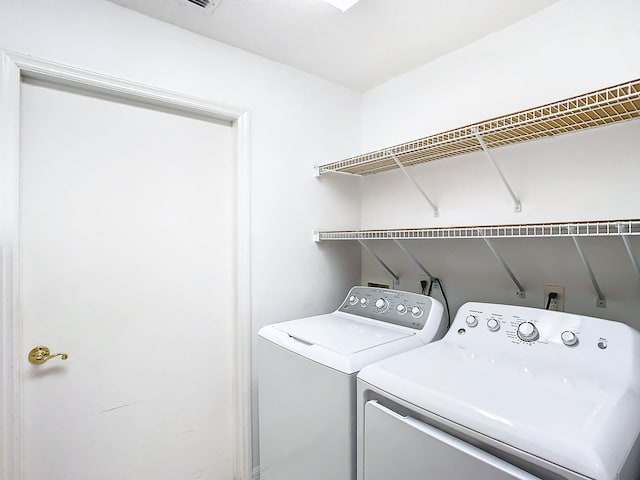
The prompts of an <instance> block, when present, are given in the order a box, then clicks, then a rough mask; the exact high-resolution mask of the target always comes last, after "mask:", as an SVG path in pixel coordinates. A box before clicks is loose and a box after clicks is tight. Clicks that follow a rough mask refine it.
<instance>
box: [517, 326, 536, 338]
mask: <svg viewBox="0 0 640 480" xmlns="http://www.w3.org/2000/svg"><path fill="white" fill-rule="evenodd" d="M538 336H539V334H538V329H537V328H536V326H535V325H534V324H533V323H531V322H522V323H521V324H520V325H518V337H520V340H524V341H525V342H533V341H534V340H537V339H538Z"/></svg>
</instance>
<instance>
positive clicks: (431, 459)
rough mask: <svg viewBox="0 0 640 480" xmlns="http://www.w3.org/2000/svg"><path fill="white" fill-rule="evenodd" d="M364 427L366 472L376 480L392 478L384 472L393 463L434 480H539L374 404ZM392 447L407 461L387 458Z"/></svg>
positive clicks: (367, 407)
mask: <svg viewBox="0 0 640 480" xmlns="http://www.w3.org/2000/svg"><path fill="white" fill-rule="evenodd" d="M364 423H365V441H364V445H365V455H364V459H365V471H369V472H372V475H371V478H373V479H374V480H378V479H381V478H390V476H389V472H387V471H386V470H385V469H386V468H387V465H388V464H390V463H391V464H393V465H394V468H396V467H397V465H398V464H400V463H402V461H404V460H406V462H407V464H409V463H411V464H413V467H411V468H409V469H408V470H407V471H414V470H416V469H417V470H422V471H424V472H428V473H429V475H427V476H432V477H433V478H476V479H492V480H493V479H500V480H540V478H539V477H535V476H533V475H531V474H530V473H527V472H525V471H524V470H521V469H520V468H518V467H516V466H514V465H511V464H509V463H507V462H505V461H504V460H502V459H500V458H498V457H495V456H493V455H491V454H489V453H487V452H485V451H484V450H480V449H479V448H477V447H475V446H473V445H471V444H469V443H466V442H464V441H462V440H460V439H459V438H457V437H454V436H452V435H450V434H448V433H445V432H443V431H441V430H438V429H437V428H435V427H433V426H431V425H428V424H426V423H424V422H422V421H420V420H418V419H416V418H413V417H410V416H403V415H401V414H399V413H397V412H395V411H393V410H391V409H389V408H387V407H385V406H384V405H381V404H380V403H378V402H377V401H375V400H371V401H369V402H367V403H366V404H365V421H364ZM380 432H384V435H381V434H380ZM383 437H384V438H383ZM390 439H393V441H392V442H391V440H390ZM390 443H392V444H393V446H394V447H393V448H394V449H396V450H394V452H393V454H394V455H395V456H396V457H402V456H406V459H403V458H395V460H394V461H393V462H392V461H391V459H390V458H386V457H388V456H389V454H388V453H389V452H388V450H389V448H390V447H389V444H390ZM425 452H428V453H425ZM373 472H377V473H379V474H377V473H373ZM474 473H475V474H476V476H473V474H474ZM398 478H414V477H410V476H405V477H402V476H400V477H398Z"/></svg>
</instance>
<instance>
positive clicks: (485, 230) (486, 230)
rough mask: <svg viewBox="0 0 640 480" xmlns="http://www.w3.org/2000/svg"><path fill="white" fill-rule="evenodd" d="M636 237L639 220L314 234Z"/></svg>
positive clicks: (338, 236) (341, 236)
mask: <svg viewBox="0 0 640 480" xmlns="http://www.w3.org/2000/svg"><path fill="white" fill-rule="evenodd" d="M619 235H640V220H614V221H595V222H594V221H592V222H571V223H541V224H528V225H490V226H472V227H446V228H406V229H397V230H386V229H381V230H334V231H321V232H316V234H315V239H316V241H321V240H426V239H432V238H523V237H603V236H619Z"/></svg>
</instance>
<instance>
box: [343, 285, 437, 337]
mask: <svg viewBox="0 0 640 480" xmlns="http://www.w3.org/2000/svg"><path fill="white" fill-rule="evenodd" d="M433 306H434V300H433V299H432V298H431V297H427V296H426V295H420V294H418V293H412V292H403V291H400V290H390V289H385V288H378V287H353V288H352V289H351V291H350V292H349V294H348V295H347V298H345V300H344V302H342V305H340V308H339V309H338V311H341V312H347V313H351V314H354V315H359V316H361V317H366V318H371V319H375V320H379V321H382V322H386V323H393V324H395V325H401V326H403V327H409V328H413V329H416V330H422V329H423V328H424V326H425V324H426V321H427V319H428V317H429V312H430V311H431V309H432V308H433Z"/></svg>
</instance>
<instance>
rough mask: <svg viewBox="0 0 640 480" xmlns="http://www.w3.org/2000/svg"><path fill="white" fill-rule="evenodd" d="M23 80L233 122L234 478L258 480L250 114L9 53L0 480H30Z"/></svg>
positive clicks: (0, 260)
mask: <svg viewBox="0 0 640 480" xmlns="http://www.w3.org/2000/svg"><path fill="white" fill-rule="evenodd" d="M23 78H34V79H39V80H44V81H46V82H49V83H53V84H58V85H64V86H71V87H75V88H80V89H82V90H84V91H92V92H99V93H103V94H106V95H109V96H112V97H118V98H122V99H127V100H134V101H137V102H142V103H145V104H148V105H154V106H161V107H165V108H168V109H170V110H173V111H177V112H186V113H192V114H197V115H200V116H205V117H208V118H212V119H218V120H226V121H229V122H231V123H232V126H233V128H234V130H235V133H236V153H235V156H236V158H235V160H236V164H235V167H236V168H235V175H236V185H235V205H234V207H235V229H234V232H233V235H234V237H235V238H234V240H235V242H234V245H235V251H234V257H235V258H234V274H235V278H234V290H235V292H234V293H235V295H234V319H233V322H234V327H233V366H232V369H233V372H232V377H233V426H234V439H233V442H234V460H233V463H234V465H233V467H234V478H235V479H237V480H250V479H251V478H252V468H251V464H252V452H251V445H252V443H251V374H250V372H251V371H250V365H251V361H250V351H251V348H250V345H251V329H250V325H251V306H250V305H251V262H250V255H251V242H250V238H251V236H250V233H251V217H250V213H251V212H250V200H251V197H250V193H251V189H250V185H251V168H250V167H251V166H250V137H249V135H250V128H249V122H250V118H249V117H250V114H249V112H248V111H247V110H246V109H239V108H233V107H227V106H222V105H219V104H217V103H214V102H211V101H209V100H207V99H204V98H198V97H192V96H189V95H184V94H182V93H179V92H175V91H168V90H163V89H159V88H156V87H153V86H151V85H145V84H141V83H136V82H131V81H128V80H125V79H121V78H116V77H111V76H108V75H103V74H99V73H96V72H91V71H88V70H82V69H79V68H75V67H72V66H69V65H64V64H61V63H56V62H52V61H49V60H45V59H40V58H36V57H32V56H29V55H24V54H21V53H17V52H13V51H9V50H3V51H2V52H0V478H6V479H11V480H23V479H24V441H23V435H24V426H23V392H22V384H21V378H22V365H23V363H24V358H22V357H23V352H21V351H20V349H21V345H22V320H21V315H20V308H21V305H20V298H21V292H20V284H21V282H20V279H21V277H20V276H21V272H20V264H21V257H20V255H21V253H20V228H19V226H20V225H19V210H20V204H19V198H20V190H19V185H20V89H21V84H22V79H23Z"/></svg>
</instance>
